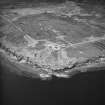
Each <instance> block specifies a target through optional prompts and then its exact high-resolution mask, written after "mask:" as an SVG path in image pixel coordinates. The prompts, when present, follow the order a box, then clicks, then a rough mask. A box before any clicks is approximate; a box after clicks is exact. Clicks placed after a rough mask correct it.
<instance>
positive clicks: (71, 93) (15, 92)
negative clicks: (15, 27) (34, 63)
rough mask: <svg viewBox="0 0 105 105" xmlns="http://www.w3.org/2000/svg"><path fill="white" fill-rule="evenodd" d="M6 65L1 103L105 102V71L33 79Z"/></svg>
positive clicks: (74, 104)
mask: <svg viewBox="0 0 105 105" xmlns="http://www.w3.org/2000/svg"><path fill="white" fill-rule="evenodd" d="M6 69H9V68H2V72H1V80H0V81H1V86H2V89H1V90H2V95H3V96H2V102H3V103H2V104H0V105H61V104H62V105H77V104H78V105H104V104H101V103H102V101H103V99H104V90H105V88H104V85H105V82H104V81H105V72H104V71H97V72H91V73H81V74H77V75H75V76H73V77H72V78H70V79H58V78H53V79H52V80H49V81H42V80H39V79H31V78H26V77H23V76H19V75H16V74H15V73H11V72H9V71H8V70H6Z"/></svg>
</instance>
